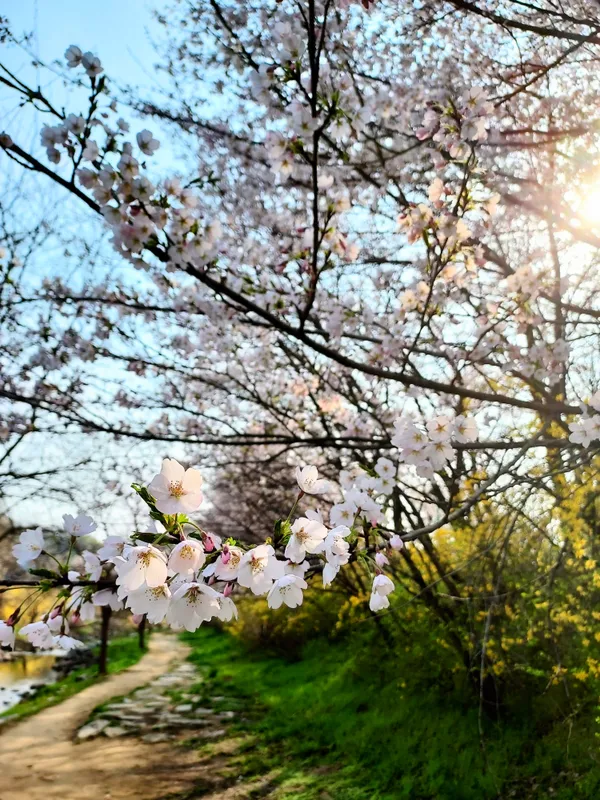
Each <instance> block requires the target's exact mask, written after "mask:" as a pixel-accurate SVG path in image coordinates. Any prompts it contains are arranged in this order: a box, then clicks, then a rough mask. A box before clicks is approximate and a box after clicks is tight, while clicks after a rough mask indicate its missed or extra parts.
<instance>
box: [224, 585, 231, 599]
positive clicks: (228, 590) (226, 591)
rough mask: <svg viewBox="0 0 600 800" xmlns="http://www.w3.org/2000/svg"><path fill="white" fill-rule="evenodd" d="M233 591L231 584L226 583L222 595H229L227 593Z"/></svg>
mask: <svg viewBox="0 0 600 800" xmlns="http://www.w3.org/2000/svg"><path fill="white" fill-rule="evenodd" d="M232 592H233V584H232V583H228V584H227V586H226V587H225V588H224V589H223V597H229V595H230V594H231V593H232Z"/></svg>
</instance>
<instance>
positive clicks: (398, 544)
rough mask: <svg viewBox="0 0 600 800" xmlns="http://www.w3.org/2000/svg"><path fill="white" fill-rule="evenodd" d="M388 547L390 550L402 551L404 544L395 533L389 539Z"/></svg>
mask: <svg viewBox="0 0 600 800" xmlns="http://www.w3.org/2000/svg"><path fill="white" fill-rule="evenodd" d="M390 547H391V548H392V550H402V548H403V547H404V542H403V541H402V539H401V538H400V536H398V534H397V533H395V534H394V535H393V536H392V538H391V539H390Z"/></svg>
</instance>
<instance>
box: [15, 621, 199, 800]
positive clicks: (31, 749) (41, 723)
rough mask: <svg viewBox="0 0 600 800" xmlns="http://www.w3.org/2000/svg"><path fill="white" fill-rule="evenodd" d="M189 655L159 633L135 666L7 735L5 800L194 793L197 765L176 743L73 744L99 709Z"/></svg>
mask: <svg viewBox="0 0 600 800" xmlns="http://www.w3.org/2000/svg"><path fill="white" fill-rule="evenodd" d="M186 655H187V649H186V647H185V646H184V645H183V644H181V642H179V641H178V639H176V638H175V637H174V636H165V635H161V634H158V633H156V634H154V635H153V636H152V637H151V638H150V647H149V652H148V653H147V654H146V655H145V656H144V657H143V658H142V659H141V660H140V661H139V662H138V663H137V664H136V665H135V666H134V667H132V668H130V669H128V670H126V671H124V672H121V673H119V674H118V675H111V676H110V677H109V678H107V679H106V680H104V681H102V682H100V683H97V684H95V685H94V686H90V687H89V688H88V689H84V690H83V691H82V692H80V693H79V694H77V695H75V696H74V697H71V698H69V699H68V700H66V701H65V702H63V703H60V704H59V705H56V706H53V707H52V708H47V709H45V710H44V711H41V712H40V713H39V714H37V715H35V716H33V717H30V718H29V719H26V720H24V721H23V722H20V723H18V724H17V725H15V726H14V727H11V728H9V729H7V730H6V731H5V732H3V734H2V735H0V800H54V799H55V798H56V799H57V800H58V798H60V799H61V800H130V799H131V800H133V798H140V800H141V799H143V800H153V799H154V798H161V797H164V796H165V795H169V794H171V793H174V792H178V791H182V790H184V789H189V788H190V786H191V785H193V782H194V781H195V780H196V779H197V777H198V775H197V768H198V766H199V764H198V761H197V759H196V760H195V759H194V758H193V754H191V753H189V752H185V751H182V752H174V748H173V746H172V745H168V744H166V743H165V744H159V745H156V744H154V745H150V744H144V743H142V742H140V741H139V740H138V739H135V738H131V737H125V738H120V739H112V740H111V739H105V738H102V739H93V740H91V741H85V742H81V743H77V744H75V743H74V742H73V735H74V733H75V731H76V730H77V728H78V727H79V726H80V725H82V724H83V723H84V722H85V720H86V719H87V717H88V716H89V714H90V713H91V711H92V710H93V709H94V708H95V707H96V706H97V705H99V704H101V703H104V702H106V701H107V700H109V699H110V698H112V697H116V696H118V695H125V694H128V693H129V692H131V691H133V690H134V689H136V688H137V687H139V686H142V685H144V684H146V683H150V682H151V681H152V680H153V679H155V678H157V677H158V676H160V675H162V674H163V673H165V672H167V671H168V670H169V668H170V667H171V666H172V665H173V663H174V662H176V661H182V660H183V659H184V658H185V656H186Z"/></svg>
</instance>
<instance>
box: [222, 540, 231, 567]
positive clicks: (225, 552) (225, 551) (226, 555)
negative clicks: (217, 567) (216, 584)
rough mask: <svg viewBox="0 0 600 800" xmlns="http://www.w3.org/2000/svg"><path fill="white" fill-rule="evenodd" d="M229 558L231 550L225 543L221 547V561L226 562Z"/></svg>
mask: <svg viewBox="0 0 600 800" xmlns="http://www.w3.org/2000/svg"><path fill="white" fill-rule="evenodd" d="M230 559H231V552H230V550H229V547H228V546H227V545H225V547H224V548H223V553H222V555H221V563H222V564H227V563H228V562H229V561H230Z"/></svg>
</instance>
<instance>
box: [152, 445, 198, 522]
mask: <svg viewBox="0 0 600 800" xmlns="http://www.w3.org/2000/svg"><path fill="white" fill-rule="evenodd" d="M201 486H202V476H201V475H200V473H199V472H198V470H197V469H191V468H190V469H187V470H186V469H184V468H183V467H182V466H181V464H179V463H178V462H177V461H174V460H173V459H170V458H165V460H164V461H163V463H162V469H161V471H160V474H159V475H156V477H154V478H153V479H152V482H151V483H150V485H149V486H148V489H149V491H150V492H151V493H152V495H153V496H154V497H155V499H156V507H157V508H158V510H159V511H162V512H163V514H187V513H189V512H190V511H195V510H196V509H197V508H198V507H199V506H200V504H201V503H202V492H201V491H200V487H201Z"/></svg>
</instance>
